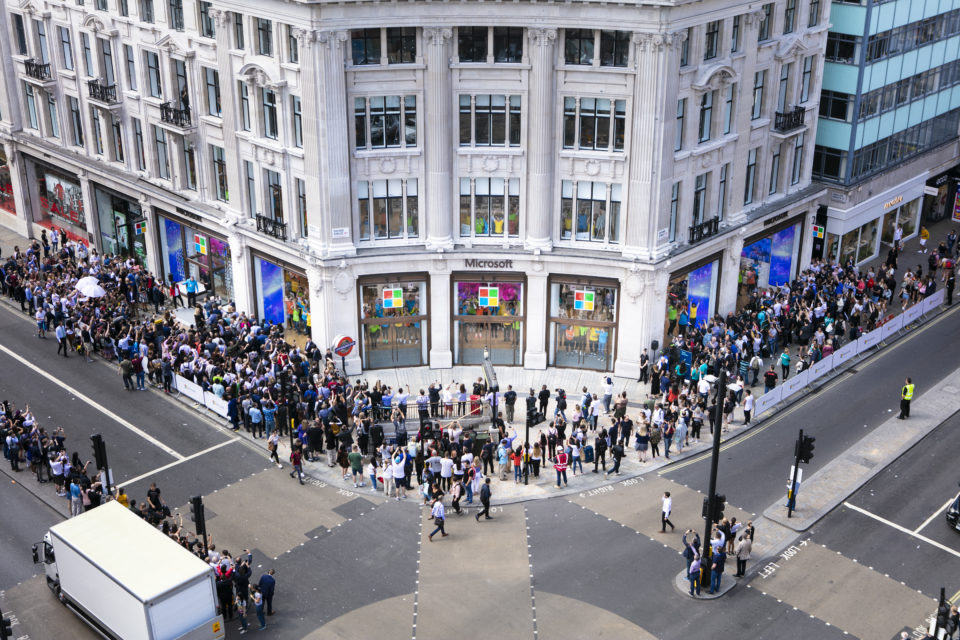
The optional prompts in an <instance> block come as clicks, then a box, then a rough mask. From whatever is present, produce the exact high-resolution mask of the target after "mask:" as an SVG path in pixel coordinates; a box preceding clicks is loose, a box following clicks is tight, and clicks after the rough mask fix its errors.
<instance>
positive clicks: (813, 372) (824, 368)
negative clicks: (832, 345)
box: [807, 353, 833, 384]
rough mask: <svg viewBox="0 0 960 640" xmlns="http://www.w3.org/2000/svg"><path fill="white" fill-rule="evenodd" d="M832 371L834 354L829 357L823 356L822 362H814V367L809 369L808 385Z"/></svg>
mask: <svg viewBox="0 0 960 640" xmlns="http://www.w3.org/2000/svg"><path fill="white" fill-rule="evenodd" d="M831 369H833V354H832V353H831V354H830V355H828V356H823V357H822V358H820V362H814V363H813V365H811V367H810V368H809V369H807V384H810V383H811V382H813V381H814V380H816V379H817V378H819V377H820V376H822V375H823V374H825V373H829V372H830V370H831Z"/></svg>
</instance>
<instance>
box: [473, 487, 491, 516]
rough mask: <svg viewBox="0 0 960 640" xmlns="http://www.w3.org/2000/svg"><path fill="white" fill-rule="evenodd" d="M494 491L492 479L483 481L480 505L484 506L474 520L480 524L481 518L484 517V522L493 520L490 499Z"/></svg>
mask: <svg viewBox="0 0 960 640" xmlns="http://www.w3.org/2000/svg"><path fill="white" fill-rule="evenodd" d="M491 494H492V490H491V489H490V478H484V479H483V486H482V487H480V504H482V505H483V509H481V510H480V511H477V513H476V515H475V516H474V519H475V520H476V521H477V522H480V516H481V515H482V516H483V519H484V520H493V516H491V515H490V497H491Z"/></svg>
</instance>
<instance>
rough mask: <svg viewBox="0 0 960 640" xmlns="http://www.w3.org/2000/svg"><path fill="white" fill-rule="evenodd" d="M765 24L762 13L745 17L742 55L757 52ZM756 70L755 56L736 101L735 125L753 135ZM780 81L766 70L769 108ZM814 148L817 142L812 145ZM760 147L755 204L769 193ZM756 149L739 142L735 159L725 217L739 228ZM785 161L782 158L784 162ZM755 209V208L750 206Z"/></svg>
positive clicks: (748, 63) (745, 70)
mask: <svg viewBox="0 0 960 640" xmlns="http://www.w3.org/2000/svg"><path fill="white" fill-rule="evenodd" d="M763 20H764V13H763V11H753V12H751V13H748V14H746V18H745V20H744V23H745V25H746V29H745V30H744V32H743V49H742V50H743V51H751V52H755V51H756V50H757V40H758V38H759V35H760V24H761V23H762V22H763ZM756 70H757V56H756V53H753V54H751V55H748V56H747V57H746V59H745V60H744V65H743V71H742V72H741V76H740V87H739V91H738V95H737V96H736V97H735V98H734V100H739V101H740V102H739V106H738V107H737V121H736V130H737V131H750V122H751V119H752V112H753V74H754V72H755V71H756ZM779 81H780V78H779V77H776V78H775V77H774V76H773V70H772V69H768V70H767V77H766V81H765V82H764V86H763V91H764V102H765V103H767V104H769V102H768V101H769V100H770V99H771V98H770V95H771V92H775V91H777V89H778V87H779ZM809 144H810V145H811V147H812V146H813V144H814V142H813V141H811V142H810V143H809ZM760 146H761V151H760V152H758V153H757V171H756V174H757V178H756V187H755V188H754V197H753V201H754V203H757V202H759V201H762V200H763V196H761V194H766V191H761V189H762V188H763V185H762V182H763V181H762V180H761V179H760V176H762V175H763V173H762V171H761V169H762V163H763V156H764V155H765V154H764V153H763V152H762V149H763V147H764V145H760ZM752 148H753V144H752V143H751V142H750V140H749V138H744V139H742V140H739V141H738V142H737V154H736V157H737V158H738V159H740V162H741V164H739V165H738V166H735V167H734V168H733V180H732V182H731V184H730V202H729V206H728V208H727V211H728V212H729V214H728V215H727V216H725V220H726V222H727V224H728V225H730V226H736V225H739V224H742V223H743V222H744V205H743V194H744V187H745V186H746V173H747V170H746V166H747V154H748V153H749V152H750V149H752ZM782 160H783V159H782V158H781V161H782ZM747 206H748V207H752V206H755V205H747Z"/></svg>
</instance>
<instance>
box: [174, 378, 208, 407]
mask: <svg viewBox="0 0 960 640" xmlns="http://www.w3.org/2000/svg"><path fill="white" fill-rule="evenodd" d="M176 385H177V391H179V392H180V393H182V394H183V395H185V396H187V397H188V398H190V399H191V400H195V401H197V402H199V403H200V404H203V389H202V388H201V387H200V385H198V384H196V383H194V382H190V381H189V380H187V379H186V378H184V377H183V376H177V377H176Z"/></svg>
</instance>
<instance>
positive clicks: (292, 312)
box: [253, 257, 311, 346]
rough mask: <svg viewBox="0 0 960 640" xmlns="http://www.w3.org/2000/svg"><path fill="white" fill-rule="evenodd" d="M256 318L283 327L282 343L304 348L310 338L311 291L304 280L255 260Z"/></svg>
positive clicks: (261, 260) (292, 272)
mask: <svg viewBox="0 0 960 640" xmlns="http://www.w3.org/2000/svg"><path fill="white" fill-rule="evenodd" d="M253 262H254V265H253V266H254V268H253V277H254V285H255V287H256V301H257V317H258V318H259V319H260V320H262V321H263V322H265V323H266V322H269V323H270V324H278V325H281V326H283V327H284V334H283V337H284V340H286V341H287V342H289V343H291V344H297V345H300V346H303V345H304V344H306V342H307V340H308V339H309V338H310V327H311V318H310V288H309V287H308V286H307V276H306V275H304V274H302V273H299V272H297V271H292V270H290V269H287V268H285V267H283V266H281V265H278V264H275V263H273V262H270V261H269V260H264V259H263V258H259V257H255V258H254V259H253Z"/></svg>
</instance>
